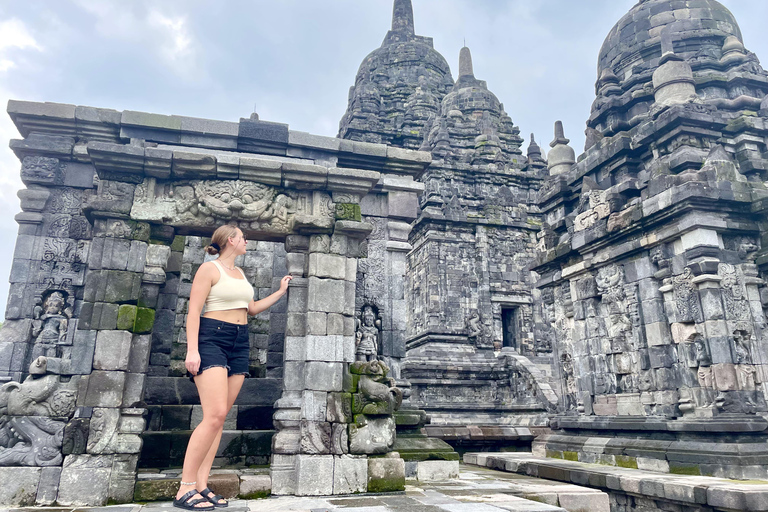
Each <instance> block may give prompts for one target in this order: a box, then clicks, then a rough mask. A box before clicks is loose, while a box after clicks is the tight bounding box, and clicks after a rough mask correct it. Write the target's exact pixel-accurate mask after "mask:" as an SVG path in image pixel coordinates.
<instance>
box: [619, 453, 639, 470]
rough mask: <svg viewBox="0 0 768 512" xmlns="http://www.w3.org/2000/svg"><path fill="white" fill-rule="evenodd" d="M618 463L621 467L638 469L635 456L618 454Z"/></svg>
mask: <svg viewBox="0 0 768 512" xmlns="http://www.w3.org/2000/svg"><path fill="white" fill-rule="evenodd" d="M616 465H617V466H619V467H620V468H631V469H637V459H636V458H635V457H629V456H628V455H617V456H616Z"/></svg>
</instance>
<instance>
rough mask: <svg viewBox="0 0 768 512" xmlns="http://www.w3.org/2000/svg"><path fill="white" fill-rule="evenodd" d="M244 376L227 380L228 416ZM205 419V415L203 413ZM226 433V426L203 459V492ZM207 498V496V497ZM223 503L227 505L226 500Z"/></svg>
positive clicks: (200, 485)
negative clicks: (223, 433) (223, 434)
mask: <svg viewBox="0 0 768 512" xmlns="http://www.w3.org/2000/svg"><path fill="white" fill-rule="evenodd" d="M244 380H245V376H244V375H233V376H231V377H229V378H228V379H227V414H229V411H230V410H231V409H232V406H233V405H235V400H236V399H237V395H238V394H239V393H240V388H242V387H243V381H244ZM203 417H205V413H203ZM223 431H224V425H223V424H222V427H221V428H220V429H219V432H218V434H217V435H216V438H215V439H214V440H213V444H212V445H211V449H210V450H209V451H208V454H207V455H206V456H205V459H203V463H202V464H201V465H200V469H199V470H198V471H197V488H198V489H199V490H201V491H202V490H203V489H205V488H206V487H208V477H209V476H210V474H211V467H212V466H213V460H214V459H215V458H216V452H217V451H219V444H220V443H221V433H222V432H223ZM206 497H207V496H206ZM221 503H226V500H224V501H222V502H221Z"/></svg>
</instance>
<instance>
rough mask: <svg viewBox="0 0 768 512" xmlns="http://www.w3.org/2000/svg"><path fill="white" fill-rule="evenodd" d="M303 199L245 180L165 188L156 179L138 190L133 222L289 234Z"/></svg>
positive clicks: (142, 185) (185, 183)
mask: <svg viewBox="0 0 768 512" xmlns="http://www.w3.org/2000/svg"><path fill="white" fill-rule="evenodd" d="M301 199H302V196H299V197H298V198H297V197H292V196H291V195H289V194H285V193H281V191H280V190H278V189H276V188H273V187H270V186H267V185H263V184H261V183H255V182H251V181H244V180H226V181H189V182H178V183H175V184H173V185H163V184H160V183H157V182H155V181H154V180H153V179H147V180H144V182H143V183H141V184H139V185H138V186H137V187H136V198H135V201H134V203H133V207H132V209H131V215H132V217H133V218H136V219H141V220H157V221H163V222H165V223H169V224H171V225H173V224H177V223H185V224H192V225H204V226H208V225H213V224H215V223H217V222H221V221H222V220H224V221H232V220H237V221H243V223H244V225H247V226H248V227H249V228H250V229H255V230H265V231H270V232H279V233H288V232H290V231H291V230H292V229H293V225H294V220H295V217H296V214H297V212H299V211H300V210H301V207H302V205H303V208H305V209H306V208H307V207H308V205H307V204H306V201H301Z"/></svg>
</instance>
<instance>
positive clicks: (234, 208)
mask: <svg viewBox="0 0 768 512" xmlns="http://www.w3.org/2000/svg"><path fill="white" fill-rule="evenodd" d="M195 194H196V195H197V199H198V201H199V206H198V208H199V211H200V213H202V214H203V215H208V216H211V217H214V218H218V219H245V220H260V221H267V222H270V223H275V224H279V223H282V224H287V223H288V216H289V213H291V210H293V212H295V209H293V208H294V203H293V199H291V198H290V197H288V196H285V195H283V194H278V193H277V190H275V189H274V188H271V187H268V186H266V185H262V184H260V183H247V182H242V181H213V182H211V181H201V182H198V183H196V184H195Z"/></svg>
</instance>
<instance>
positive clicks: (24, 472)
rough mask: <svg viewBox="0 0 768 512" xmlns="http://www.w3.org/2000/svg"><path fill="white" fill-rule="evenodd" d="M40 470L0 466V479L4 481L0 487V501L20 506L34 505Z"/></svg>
mask: <svg viewBox="0 0 768 512" xmlns="http://www.w3.org/2000/svg"><path fill="white" fill-rule="evenodd" d="M41 471H42V469H41V468H9V467H5V468H3V467H0V480H2V481H3V482H4V485H3V486H2V489H0V503H1V504H3V505H15V506H20V507H29V506H32V505H34V504H35V500H36V499H37V489H38V485H39V483H40V475H41Z"/></svg>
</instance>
